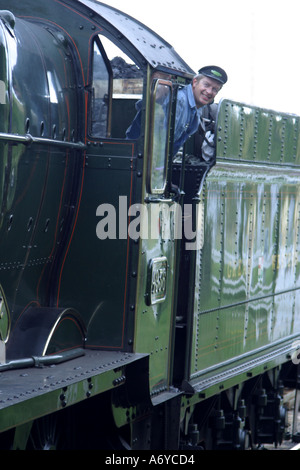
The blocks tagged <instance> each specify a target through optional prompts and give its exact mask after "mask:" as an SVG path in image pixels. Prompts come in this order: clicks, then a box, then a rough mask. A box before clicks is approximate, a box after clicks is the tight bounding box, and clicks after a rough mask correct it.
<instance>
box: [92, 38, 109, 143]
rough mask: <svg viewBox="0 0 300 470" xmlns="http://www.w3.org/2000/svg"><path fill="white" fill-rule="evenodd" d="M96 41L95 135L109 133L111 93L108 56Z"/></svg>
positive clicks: (101, 135) (94, 70)
mask: <svg viewBox="0 0 300 470" xmlns="http://www.w3.org/2000/svg"><path fill="white" fill-rule="evenodd" d="M101 49H102V48H101V45H100V44H99V43H98V42H97V41H95V42H94V50H93V86H92V120H91V133H92V135H94V136H95V137H107V136H108V135H109V115H108V112H109V97H110V93H111V70H110V64H109V62H108V60H107V57H106V55H105V53H104V51H103V49H102V50H101Z"/></svg>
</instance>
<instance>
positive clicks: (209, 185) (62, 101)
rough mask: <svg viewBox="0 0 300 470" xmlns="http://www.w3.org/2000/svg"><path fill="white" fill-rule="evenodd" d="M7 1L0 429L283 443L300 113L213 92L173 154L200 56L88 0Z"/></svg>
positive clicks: (291, 381)
mask: <svg viewBox="0 0 300 470" xmlns="http://www.w3.org/2000/svg"><path fill="white" fill-rule="evenodd" d="M6 3H7V2H4V1H3V0H0V8H1V9H2V8H3V10H1V11H0V60H1V76H0V112H1V118H2V119H1V124H0V152H1V153H0V155H1V159H0V204H1V213H0V297H1V300H0V301H1V303H0V305H1V319H0V333H1V352H2V358H1V363H0V390H1V398H2V399H1V400H0V446H1V447H3V448H14V449H16V448H22V449H23V448H24V449H28V448H32V447H33V448H102V449H109V448H113V449H119V448H130V449H192V450H196V449H199V448H207V449H210V448H213V449H222V448H246V447H247V446H248V439H249V436H252V440H253V444H254V445H256V444H260V443H264V442H275V444H277V443H278V442H281V440H282V438H283V433H284V420H285V413H284V409H283V407H282V402H281V398H280V394H281V392H282V387H283V386H284V385H289V386H293V387H295V388H297V383H298V375H297V362H298V360H297V356H296V351H297V345H298V342H299V340H300V330H299V321H300V311H299V306H298V297H299V289H300V285H299V260H298V251H299V240H298V238H299V217H300V216H299V202H300V201H299V184H298V183H299V177H300V173H299V159H300V139H299V118H298V117H296V116H292V115H287V114H282V113H275V112H273V111H269V110H264V109H259V108H255V107H251V106H248V105H244V104H241V103H235V102H232V101H228V100H223V101H221V103H220V104H219V109H218V116H217V120H216V158H215V159H213V161H210V162H207V161H205V160H202V159H201V158H199V161H198V163H197V164H196V165H191V164H189V163H186V159H185V158H182V163H175V162H174V161H173V155H172V147H173V140H174V122H175V110H176V97H177V91H178V89H179V88H180V87H182V86H185V85H186V84H189V83H190V82H191V80H192V78H193V75H194V72H193V71H192V70H191V69H190V68H189V66H188V65H187V64H186V63H185V62H184V61H183V60H182V59H181V58H180V57H179V56H178V55H177V54H176V52H175V51H174V49H173V48H172V47H171V46H170V45H169V44H167V43H166V42H165V41H164V40H163V39H162V38H160V37H159V36H157V35H156V34H155V33H154V32H153V31H151V30H149V29H148V28H147V27H146V26H144V25H142V24H141V23H139V22H137V21H136V20H134V19H133V18H131V17H129V16H128V15H126V14H124V13H122V12H120V11H118V10H115V9H113V8H110V7H108V6H107V5H104V4H102V3H100V2H98V1H94V0H93V1H92V0H80V1H75V0H51V1H47V2H39V1H37V0H24V1H23V2H21V3H20V2H17V1H15V0H13V1H11V2H10V5H9V11H7V6H6ZM161 94H164V96H168V107H167V109H163V110H162V107H161V105H160V97H161ZM137 110H139V112H140V115H141V120H140V124H141V129H140V136H139V137H138V138H136V139H128V138H127V137H126V130H127V129H128V128H129V126H130V125H131V123H132V121H133V119H134V117H135V115H136V111H137ZM185 153H190V154H191V155H194V154H195V147H194V140H193V138H191V139H190V141H189V142H188V143H187V144H186V146H185V148H184V149H183V156H184V155H185ZM25 368H26V370H25ZM58 429H59V431H60V432H59V433H58V431H57V430H58Z"/></svg>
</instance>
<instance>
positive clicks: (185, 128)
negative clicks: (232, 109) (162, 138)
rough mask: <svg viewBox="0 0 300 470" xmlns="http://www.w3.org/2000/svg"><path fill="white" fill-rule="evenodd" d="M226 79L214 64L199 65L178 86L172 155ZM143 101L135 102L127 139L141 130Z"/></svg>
mask: <svg viewBox="0 0 300 470" xmlns="http://www.w3.org/2000/svg"><path fill="white" fill-rule="evenodd" d="M226 82H227V74H226V72H225V71H224V70H223V69H221V68H220V67H217V66H206V67H202V68H201V69H200V70H199V72H198V74H197V75H196V76H195V77H194V79H193V81H192V83H190V84H189V85H186V86H185V87H183V88H181V89H179V90H178V94H177V105H176V119H175V134H174V145H173V155H176V153H177V152H178V150H179V148H180V147H181V146H182V145H183V144H184V143H185V142H186V140H187V139H188V138H189V137H190V136H191V135H193V134H194V133H195V132H196V131H197V130H198V128H199V125H200V122H201V116H202V112H203V108H204V107H205V106H208V105H210V104H211V103H213V101H214V99H215V97H216V95H217V94H218V93H219V91H220V90H221V88H222V86H223V85H224V84H225V83H226ZM141 106H142V101H141V100H140V101H138V102H137V104H136V109H137V114H136V116H135V118H134V120H133V122H132V124H131V126H130V127H129V128H128V129H127V131H126V137H127V138H128V139H137V138H138V137H139V135H140V130H141Z"/></svg>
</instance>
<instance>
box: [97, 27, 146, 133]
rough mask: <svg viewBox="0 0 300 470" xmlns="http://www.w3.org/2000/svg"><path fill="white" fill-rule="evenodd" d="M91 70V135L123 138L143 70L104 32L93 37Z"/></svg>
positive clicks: (132, 114)
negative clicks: (104, 34)
mask: <svg viewBox="0 0 300 470" xmlns="http://www.w3.org/2000/svg"><path fill="white" fill-rule="evenodd" d="M92 70H93V72H92V92H91V103H92V105H91V126H90V133H91V136H92V137H96V138H104V137H111V138H117V139H125V138H126V130H127V129H128V127H129V126H130V124H131V123H132V121H133V119H134V117H135V114H136V103H137V102H138V101H139V100H141V98H142V93H143V73H142V71H141V70H140V68H139V67H138V65H137V64H135V63H134V62H133V61H132V60H131V59H130V58H129V57H128V56H127V55H126V54H125V53H124V52H123V51H122V50H121V49H120V48H118V47H117V46H116V45H115V44H114V43H112V42H111V41H110V40H109V39H108V38H106V37H105V36H103V35H99V36H97V38H96V39H95V41H94V46H93V67H92Z"/></svg>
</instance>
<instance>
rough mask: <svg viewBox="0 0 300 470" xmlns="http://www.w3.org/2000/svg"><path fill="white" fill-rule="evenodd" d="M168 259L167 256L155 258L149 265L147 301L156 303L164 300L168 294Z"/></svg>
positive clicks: (152, 303) (151, 303)
mask: <svg viewBox="0 0 300 470" xmlns="http://www.w3.org/2000/svg"><path fill="white" fill-rule="evenodd" d="M167 270H168V260H167V258H166V257H165V256H162V257H160V258H153V259H152V260H151V261H150V263H149V267H148V289H147V290H148V292H147V296H146V298H147V303H148V305H154V304H157V303H160V302H164V300H165V299H166V296H167Z"/></svg>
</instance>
